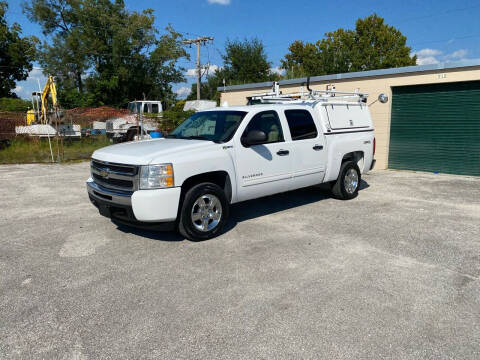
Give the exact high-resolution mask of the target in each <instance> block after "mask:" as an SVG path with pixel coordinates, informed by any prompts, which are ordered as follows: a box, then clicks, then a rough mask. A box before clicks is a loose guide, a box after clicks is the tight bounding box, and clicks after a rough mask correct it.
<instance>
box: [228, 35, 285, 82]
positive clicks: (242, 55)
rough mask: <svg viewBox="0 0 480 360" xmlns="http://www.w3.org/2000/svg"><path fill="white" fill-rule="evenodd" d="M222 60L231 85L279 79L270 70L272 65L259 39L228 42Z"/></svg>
mask: <svg viewBox="0 0 480 360" xmlns="http://www.w3.org/2000/svg"><path fill="white" fill-rule="evenodd" d="M222 58H223V61H224V68H223V72H224V76H225V80H226V82H227V84H229V85H231V84H244V83H251V82H261V81H271V80H276V79H278V75H277V74H275V73H272V71H271V70H270V68H271V66H272V64H271V62H269V61H268V60H267V55H266V53H265V49H264V47H263V44H262V42H261V41H260V40H258V39H252V40H248V39H245V40H244V41H230V40H229V41H227V44H226V46H225V54H224V55H222Z"/></svg>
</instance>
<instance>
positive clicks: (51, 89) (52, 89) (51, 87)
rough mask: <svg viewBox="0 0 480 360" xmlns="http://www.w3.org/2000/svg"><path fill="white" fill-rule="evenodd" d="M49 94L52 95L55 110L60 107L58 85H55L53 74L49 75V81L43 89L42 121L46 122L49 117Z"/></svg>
mask: <svg viewBox="0 0 480 360" xmlns="http://www.w3.org/2000/svg"><path fill="white" fill-rule="evenodd" d="M48 94H50V95H51V96H52V104H53V107H54V108H55V110H57V109H58V100H57V87H56V86H55V81H54V80H53V76H51V75H49V76H48V79H47V83H46V84H45V87H44V88H43V91H42V114H41V117H42V122H43V123H44V124H48V119H47V101H48Z"/></svg>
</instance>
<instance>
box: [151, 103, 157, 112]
mask: <svg viewBox="0 0 480 360" xmlns="http://www.w3.org/2000/svg"><path fill="white" fill-rule="evenodd" d="M152 113H154V114H158V104H152Z"/></svg>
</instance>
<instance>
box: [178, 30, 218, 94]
mask: <svg viewBox="0 0 480 360" xmlns="http://www.w3.org/2000/svg"><path fill="white" fill-rule="evenodd" d="M207 41H213V37H210V36H201V37H198V38H196V39H191V40H184V41H183V43H184V44H188V45H191V44H197V100H200V83H201V80H202V73H201V65H200V46H202V45H205V43H206V42H207Z"/></svg>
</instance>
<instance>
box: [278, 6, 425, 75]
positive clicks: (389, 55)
mask: <svg viewBox="0 0 480 360" xmlns="http://www.w3.org/2000/svg"><path fill="white" fill-rule="evenodd" d="M406 42H407V38H406V37H405V36H404V35H402V33H401V32H400V31H399V30H398V29H396V28H394V27H393V26H389V25H387V24H385V23H384V19H383V18H381V17H379V16H377V15H376V14H373V15H371V16H369V17H367V18H365V19H358V20H357V21H356V23H355V30H345V29H341V28H340V29H338V30H335V31H333V32H329V33H326V34H325V38H324V39H321V40H319V41H317V42H316V43H315V44H312V43H303V42H301V41H295V42H294V43H292V44H291V45H290V47H289V53H288V54H287V55H285V59H284V60H282V68H284V69H286V70H287V77H298V76H314V75H325V74H335V73H343V72H354V71H364V70H375V69H386V68H393V67H401V66H409V65H415V64H416V61H417V58H416V56H413V57H411V56H410V50H411V48H410V47H408V46H407V45H406Z"/></svg>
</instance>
